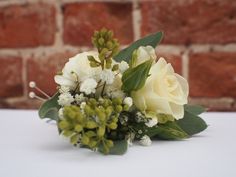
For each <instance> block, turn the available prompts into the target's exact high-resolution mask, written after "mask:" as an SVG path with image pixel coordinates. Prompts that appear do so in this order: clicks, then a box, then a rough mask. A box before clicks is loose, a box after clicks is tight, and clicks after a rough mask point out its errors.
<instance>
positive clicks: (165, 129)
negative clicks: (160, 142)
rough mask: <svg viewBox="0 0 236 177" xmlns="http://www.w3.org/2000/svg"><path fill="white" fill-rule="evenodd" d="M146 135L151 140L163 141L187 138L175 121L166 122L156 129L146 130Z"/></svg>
mask: <svg viewBox="0 0 236 177" xmlns="http://www.w3.org/2000/svg"><path fill="white" fill-rule="evenodd" d="M147 135H148V136H150V137H151V138H159V139H164V140H179V139H184V138H188V137H189V136H188V134H187V133H186V132H185V131H184V130H182V129H181V128H180V127H179V126H178V125H177V123H176V122H175V121H168V122H167V123H165V124H160V125H158V126H157V127H152V128H150V129H149V130H148V132H147Z"/></svg>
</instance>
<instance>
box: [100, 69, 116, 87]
mask: <svg viewBox="0 0 236 177" xmlns="http://www.w3.org/2000/svg"><path fill="white" fill-rule="evenodd" d="M100 79H101V80H102V81H103V82H106V83H107V84H112V83H113V82H114V79H115V73H114V72H112V71H111V70H108V69H105V70H103V71H102V72H101V73H100Z"/></svg>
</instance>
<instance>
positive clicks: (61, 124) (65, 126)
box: [58, 120, 70, 130]
mask: <svg viewBox="0 0 236 177" xmlns="http://www.w3.org/2000/svg"><path fill="white" fill-rule="evenodd" d="M58 126H59V128H60V129H61V130H64V129H68V128H69V127H70V124H69V123H68V122H67V121H66V120H62V121H60V122H59V124H58Z"/></svg>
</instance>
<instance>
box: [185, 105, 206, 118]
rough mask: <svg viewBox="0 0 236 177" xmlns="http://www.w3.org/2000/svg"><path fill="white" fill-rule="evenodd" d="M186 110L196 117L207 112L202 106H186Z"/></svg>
mask: <svg viewBox="0 0 236 177" xmlns="http://www.w3.org/2000/svg"><path fill="white" fill-rule="evenodd" d="M184 110H185V111H187V112H189V113H191V114H194V115H200V114H201V113H203V112H205V111H206V109H205V108H204V107H202V106H200V105H189V104H187V105H184Z"/></svg>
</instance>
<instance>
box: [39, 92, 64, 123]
mask: <svg viewBox="0 0 236 177" xmlns="http://www.w3.org/2000/svg"><path fill="white" fill-rule="evenodd" d="M58 96H59V93H56V94H55V95H54V96H52V98H50V99H48V100H47V101H45V102H44V103H43V104H42V105H41V107H40V108H39V112H38V114H39V117H40V118H41V119H44V118H49V119H52V120H58V110H59V109H60V106H59V105H58V103H57V100H58Z"/></svg>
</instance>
